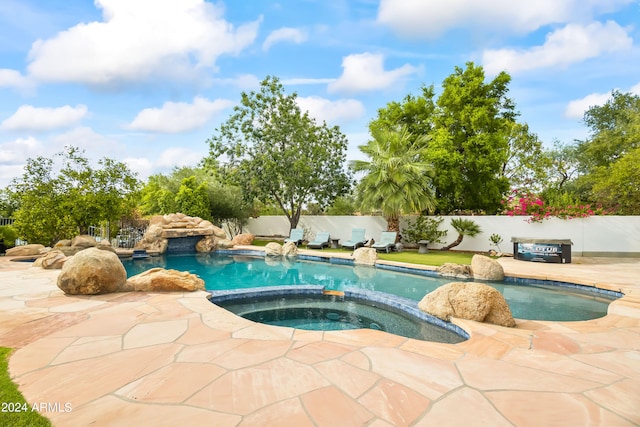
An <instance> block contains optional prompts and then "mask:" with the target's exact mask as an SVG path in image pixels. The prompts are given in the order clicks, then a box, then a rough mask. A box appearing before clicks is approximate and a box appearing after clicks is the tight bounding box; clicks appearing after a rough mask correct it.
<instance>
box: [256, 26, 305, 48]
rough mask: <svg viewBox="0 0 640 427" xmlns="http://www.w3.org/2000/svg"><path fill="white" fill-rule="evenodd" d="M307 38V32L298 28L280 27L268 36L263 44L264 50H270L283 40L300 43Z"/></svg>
mask: <svg viewBox="0 0 640 427" xmlns="http://www.w3.org/2000/svg"><path fill="white" fill-rule="evenodd" d="M306 40H307V34H306V33H305V32H304V31H302V30H299V29H297V28H289V27H284V28H279V29H277V30H275V31H272V32H271V34H269V35H268V36H267V38H266V39H265V41H264V43H263V44H262V50H265V51H267V50H269V49H271V47H272V46H273V45H274V44H276V43H282V42H292V43H295V44H300V43H302V42H304V41H306Z"/></svg>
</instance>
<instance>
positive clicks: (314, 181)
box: [205, 76, 350, 228]
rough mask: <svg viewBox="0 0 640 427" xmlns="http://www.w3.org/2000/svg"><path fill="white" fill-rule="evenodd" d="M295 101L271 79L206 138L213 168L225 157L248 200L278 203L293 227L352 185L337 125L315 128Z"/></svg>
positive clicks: (229, 175) (245, 97) (231, 176)
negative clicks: (312, 207) (307, 209)
mask: <svg viewBox="0 0 640 427" xmlns="http://www.w3.org/2000/svg"><path fill="white" fill-rule="evenodd" d="M296 98H297V94H296V93H293V94H291V95H287V94H285V92H284V88H283V86H282V84H281V83H280V81H279V80H278V79H277V78H276V77H271V76H269V77H267V78H266V79H265V80H264V81H262V83H261V87H260V91H258V92H254V91H252V92H250V93H244V92H243V93H242V96H241V102H240V105H238V106H236V107H235V108H234V113H233V114H232V115H231V117H229V119H228V120H227V121H226V122H225V123H223V124H222V125H221V126H220V127H219V129H217V130H216V133H215V134H214V135H213V136H212V137H211V138H210V139H209V140H208V143H209V146H210V157H209V159H208V160H207V161H205V165H211V164H212V163H213V164H217V162H219V161H221V160H222V159H223V158H225V160H226V162H227V163H226V165H225V167H224V168H223V170H224V172H225V175H226V177H227V178H228V179H229V180H230V181H231V182H234V183H236V184H237V185H239V186H240V187H241V188H242V189H243V191H244V195H245V198H246V200H251V201H252V200H253V199H254V198H255V199H258V200H260V201H261V202H264V203H268V202H273V203H275V204H277V206H279V207H280V209H281V210H282V212H284V214H285V215H286V216H287V218H288V219H289V223H290V226H291V228H295V227H296V226H297V225H298V221H299V219H300V214H301V212H302V208H303V207H304V206H306V205H307V204H309V203H311V202H315V203H317V204H318V205H320V206H321V207H324V206H327V205H328V204H330V203H331V202H332V201H333V200H334V199H335V198H336V197H337V196H339V195H341V194H343V193H345V192H346V191H347V190H348V188H349V186H350V179H349V176H348V174H347V173H346V172H345V171H344V169H343V164H344V162H345V159H346V149H347V139H346V137H345V136H344V134H342V132H341V131H340V129H339V128H338V127H337V126H334V127H329V126H327V124H326V123H323V124H322V125H317V124H316V122H315V120H314V119H312V118H311V117H309V114H308V113H307V112H305V113H304V114H303V113H302V112H301V110H300V108H299V107H298V105H297V103H296Z"/></svg>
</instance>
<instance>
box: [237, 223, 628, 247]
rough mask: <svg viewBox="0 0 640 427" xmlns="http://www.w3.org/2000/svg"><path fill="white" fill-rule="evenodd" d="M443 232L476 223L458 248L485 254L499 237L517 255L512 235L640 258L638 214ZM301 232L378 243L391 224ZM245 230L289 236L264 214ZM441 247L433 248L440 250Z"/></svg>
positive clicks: (320, 226)
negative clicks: (360, 231) (355, 232)
mask: <svg viewBox="0 0 640 427" xmlns="http://www.w3.org/2000/svg"><path fill="white" fill-rule="evenodd" d="M413 218H415V217H404V218H402V220H401V221H400V227H401V229H404V228H405V227H406V226H407V220H412V219H413ZM442 218H444V221H443V222H442V224H441V225H440V228H441V229H443V230H444V229H446V230H447V235H446V236H445V237H444V238H443V240H444V241H445V244H446V243H450V242H453V241H454V240H455V239H456V237H457V236H458V234H457V232H456V231H455V230H454V229H453V228H452V227H451V218H466V219H470V220H472V221H475V222H476V223H477V224H478V225H479V226H480V228H481V229H482V233H480V234H478V235H477V236H476V237H468V236H465V238H464V240H463V241H462V244H460V245H459V246H457V247H455V248H454V250H462V251H478V252H486V251H488V250H489V249H492V248H494V249H495V247H492V246H491V245H490V241H489V236H491V235H492V234H494V233H495V234H499V235H500V236H501V237H502V239H503V242H502V243H501V244H500V249H501V250H502V252H505V253H512V252H513V244H512V243H511V238H512V237H533V238H546V239H571V241H572V242H573V247H572V253H573V255H574V256H617V257H640V216H592V217H589V218H575V219H567V220H563V219H559V218H550V219H548V220H545V221H543V222H540V223H528V222H527V218H528V217H524V216H462V217H459V216H443V217H442ZM298 227H299V228H304V229H305V230H307V232H308V235H307V236H306V237H307V238H312V237H314V236H315V233H316V232H318V231H328V232H329V233H331V237H332V238H338V239H340V240H347V239H349V238H350V237H351V229H352V228H355V227H360V228H365V229H366V230H367V233H366V237H367V238H368V239H369V238H374V239H376V240H379V239H380V232H382V231H385V230H386V229H387V222H386V221H385V219H384V218H383V217H380V216H302V217H301V219H300V223H299V225H298ZM245 231H246V232H248V233H253V234H255V235H257V236H288V235H289V221H288V220H287V218H286V217H285V216H261V217H259V218H252V219H249V222H248V224H247V225H246V227H245ZM442 246H444V245H443V244H432V245H430V246H429V247H430V248H433V249H437V248H440V247H442Z"/></svg>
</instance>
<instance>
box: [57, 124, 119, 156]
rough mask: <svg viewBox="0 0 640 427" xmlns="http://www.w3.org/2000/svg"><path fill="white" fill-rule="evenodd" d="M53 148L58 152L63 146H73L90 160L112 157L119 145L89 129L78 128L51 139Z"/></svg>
mask: <svg viewBox="0 0 640 427" xmlns="http://www.w3.org/2000/svg"><path fill="white" fill-rule="evenodd" d="M51 142H52V143H53V145H54V146H56V147H59V151H61V150H62V148H63V147H65V146H71V145H72V146H74V147H78V148H81V149H84V150H86V151H87V154H91V155H90V157H91V159H92V160H98V158H102V157H113V153H114V152H115V151H116V150H117V149H119V148H120V143H119V142H118V141H117V140H116V139H113V138H110V137H108V136H105V135H103V134H100V133H97V132H96V131H94V130H93V129H91V128H90V127H86V126H78V127H76V128H73V129H71V130H69V131H68V132H64V133H61V134H58V135H55V136H53V137H52V138H51Z"/></svg>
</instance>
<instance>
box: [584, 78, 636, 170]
mask: <svg viewBox="0 0 640 427" xmlns="http://www.w3.org/2000/svg"><path fill="white" fill-rule="evenodd" d="M639 117H640V95H635V94H632V93H621V92H619V91H615V90H614V91H613V92H612V93H611V99H609V101H607V102H606V103H605V104H604V105H596V106H592V107H591V108H589V109H588V110H587V111H586V113H585V114H584V118H583V121H584V123H585V124H586V125H587V126H588V127H589V128H590V138H589V139H587V140H585V141H581V142H580V143H579V144H578V156H579V158H580V163H581V166H582V172H584V173H589V172H593V171H594V170H595V169H597V168H599V167H608V166H609V165H611V164H612V163H614V162H615V161H617V160H619V159H621V158H622V157H624V156H625V155H626V154H627V153H629V152H630V151H632V150H634V149H636V148H638V147H640V119H639Z"/></svg>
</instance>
